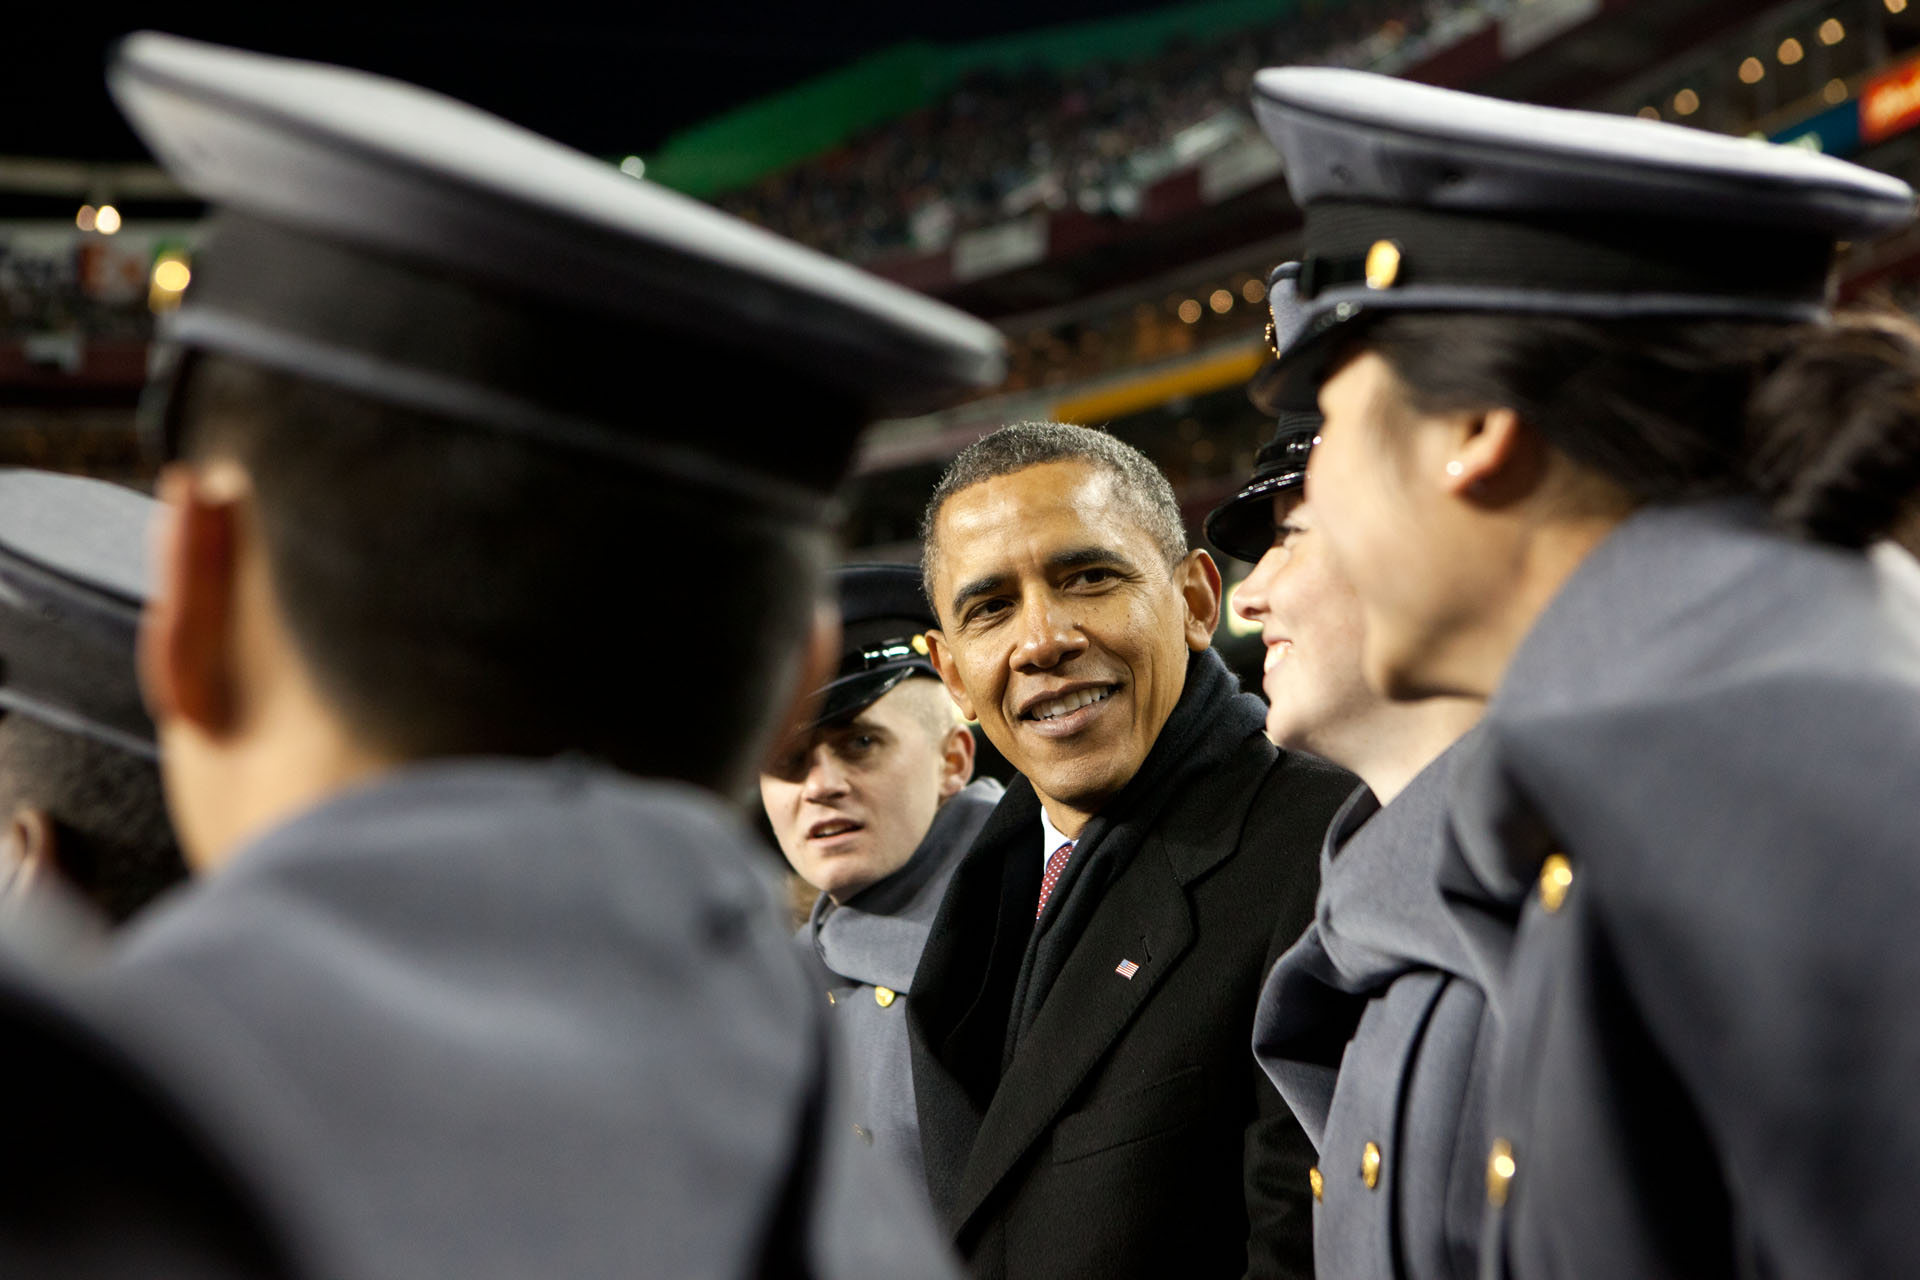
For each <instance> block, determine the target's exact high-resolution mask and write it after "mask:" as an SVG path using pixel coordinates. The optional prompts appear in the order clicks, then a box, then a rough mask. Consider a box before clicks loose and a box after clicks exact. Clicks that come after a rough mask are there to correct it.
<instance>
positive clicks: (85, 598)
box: [0, 469, 158, 758]
mask: <svg viewBox="0 0 1920 1280" xmlns="http://www.w3.org/2000/svg"><path fill="white" fill-rule="evenodd" d="M157 509H158V504H157V503H155V502H154V501H153V499H151V498H148V497H146V496H144V495H142V494H138V493H135V492H134V491H133V490H131V489H123V488H121V487H120V486H119V485H114V484H107V483H105V482H104V481H100V480H87V479H83V478H81V477H79V476H66V475H56V474H53V473H51V472H45V471H28V470H18V469H4V470H0V709H3V710H4V711H5V712H6V714H8V715H22V716H26V717H28V718H30V719H33V720H38V721H40V722H42V723H44V724H48V725H51V726H53V727H54V728H56V729H61V730H65V731H66V732H69V733H77V734H80V735H82V736H84V737H88V738H92V739H94V740H96V741H99V742H104V743H107V744H109V745H111V746H114V747H118V748H120V749H121V750H123V751H129V752H133V753H135V754H137V755H141V756H145V757H148V758H151V757H152V756H153V755H154V754H155V752H154V731H153V722H152V720H151V719H149V718H148V716H147V712H146V708H145V706H144V705H143V704H142V702H141V700H140V687H139V682H138V680H137V679H136V677H135V673H134V638H135V635H136V634H137V632H138V628H139V622H140V608H141V606H142V605H143V604H144V603H145V602H146V599H147V596H148V594H149V577H148V573H149V570H148V562H149V558H150V554H151V553H150V550H149V547H148V538H149V536H150V533H151V530H152V523H153V515H154V512H155V511H156V510H157Z"/></svg>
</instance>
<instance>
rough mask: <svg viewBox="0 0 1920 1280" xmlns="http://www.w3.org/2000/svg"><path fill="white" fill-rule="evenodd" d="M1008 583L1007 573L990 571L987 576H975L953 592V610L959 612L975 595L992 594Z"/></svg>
mask: <svg viewBox="0 0 1920 1280" xmlns="http://www.w3.org/2000/svg"><path fill="white" fill-rule="evenodd" d="M1006 584H1007V575H1006V574H1004V573H990V574H987V575H986V576H985V577H982V578H975V579H974V580H973V581H972V582H969V583H967V584H966V585H965V586H963V587H961V588H960V589H959V590H958V591H955V592H954V593H953V611H954V612H955V613H959V612H960V607H961V606H962V605H964V604H966V602H967V601H969V600H971V599H973V598H974V597H975V596H985V595H992V594H993V593H994V592H996V591H998V590H999V589H1000V588H1001V587H1004V586H1005V585H1006Z"/></svg>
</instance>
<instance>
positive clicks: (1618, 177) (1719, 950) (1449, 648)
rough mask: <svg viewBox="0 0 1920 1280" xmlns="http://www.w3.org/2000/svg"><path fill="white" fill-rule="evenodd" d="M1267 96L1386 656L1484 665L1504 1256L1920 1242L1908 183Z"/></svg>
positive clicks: (1324, 94) (1303, 302)
mask: <svg viewBox="0 0 1920 1280" xmlns="http://www.w3.org/2000/svg"><path fill="white" fill-rule="evenodd" d="M1255 109H1256V112H1257V114H1258V115H1259V117H1260V119H1261V121H1262V124H1263V125H1264V127H1265V128H1266V130H1267V132H1268V134H1269V135H1270V136H1271V137H1272V138H1273V140H1274V141H1275V143H1276V144H1277V145H1278V146H1279V148H1280V150H1281V152H1282V153H1283V155H1284V156H1285V158H1286V168H1287V179H1288V182H1289V184H1290V186H1291V188H1292V192H1293V195H1294V197H1295V199H1296V200H1298V201H1299V202H1300V203H1301V204H1302V206H1303V207H1304V208H1305V210H1306V235H1305V246H1304V249H1305V252H1304V257H1303V260H1302V261H1301V263H1300V264H1299V266H1298V267H1297V269H1295V270H1292V271H1289V272H1286V273H1283V274H1282V275H1281V277H1280V278H1279V279H1277V280H1276V282H1275V283H1276V286H1277V287H1278V288H1279V290H1280V293H1281V294H1282V298H1281V300H1280V303H1279V305H1278V306H1277V307H1276V329H1277V331H1278V336H1279V337H1280V339H1281V343H1282V349H1281V355H1280V365H1279V368H1280V370H1281V372H1282V375H1283V376H1282V377H1281V378H1280V379H1279V381H1278V382H1277V383H1276V384H1275V385H1274V386H1273V387H1272V391H1273V394H1274V395H1275V396H1276V397H1281V398H1286V399H1296V398H1297V397H1301V396H1303V395H1304V394H1314V393H1316V392H1317V398H1318V403H1319V405H1320V408H1321V409H1322V410H1323V411H1324V413H1325V415H1326V422H1325V425H1324V427H1323V428H1322V431H1321V439H1320V443H1319V444H1318V445H1316V446H1315V448H1314V450H1313V455H1312V459H1311V463H1310V466H1309V474H1308V478H1307V495H1308V501H1309V503H1310V505H1311V506H1312V508H1313V517H1314V520H1315V532H1316V534H1317V535H1319V536H1322V537H1324V538H1325V540H1326V542H1327V545H1328V547H1329V548H1330V550H1331V552H1332V553H1333V555H1334V556H1335V558H1336V559H1337V560H1338V561H1339V563H1340V565H1341V567H1342V570H1343V572H1344V573H1345V575H1346V576H1347V578H1348V579H1349V580H1350V581H1351V583H1352V585H1353V589H1354V591H1355V594H1356V595H1357V596H1358V597H1359V599H1360V602H1361V608H1362V614H1363V616H1364V620H1365V627H1364V639H1363V659H1364V661H1363V667H1364V670H1365V673H1366V675H1367V677H1368V679H1369V681H1370V682H1371V683H1372V684H1373V685H1374V686H1375V687H1377V688H1379V689H1382V690H1383V691H1385V692H1388V693H1390V694H1393V695H1395V696H1399V697H1417V696H1424V695H1433V694H1448V695H1456V696H1467V697H1474V696H1489V697H1490V702H1489V704H1488V709H1487V713H1486V717H1485V719H1484V720H1483V721H1482V724H1481V728H1480V730H1479V731H1478V733H1477V736H1476V738H1475V739H1474V740H1473V741H1472V742H1471V743H1469V744H1467V746H1468V747H1469V748H1470V750H1463V751H1462V752H1461V753H1460V754H1459V755H1458V756H1457V757H1456V758H1455V759H1454V761H1453V762H1452V779H1451V782H1450V784H1449V796H1448V807H1449V810H1450V815H1449V827H1450V838H1449V840H1448V842H1447V843H1446V846H1445V847H1444V849H1443V851H1442V853H1443V856H1442V859H1441V862H1440V864H1439V867H1438V870H1437V872H1436V882H1437V885H1438V888H1439V890H1440V892H1441V893H1442V894H1443V896H1444V898H1445V900H1446V901H1447V903H1448V905H1449V908H1450V910H1451V913H1452V915H1453V918H1454V920H1455V923H1456V925H1457V927H1458V929H1459V931H1460V934H1461V937H1462V938H1463V940H1464V941H1465V943H1466V945H1467V949H1468V952H1469V955H1470V958H1471V960H1472V962H1473V964H1474V966H1475V969H1476V971H1477V972H1478V973H1479V974H1480V975H1481V980H1482V981H1481V985H1482V986H1483V989H1485V990H1486V991H1487V995H1488V999H1489V1002H1490V1003H1491V1004H1492V1006H1493V1007H1494V1009H1495V1010H1496V1013H1497V1016H1496V1018H1495V1019H1494V1020H1493V1022H1494V1025H1495V1026H1496V1027H1497V1035H1496V1041H1495V1043H1494V1044H1493V1045H1492V1046H1490V1049H1489V1054H1490V1056H1489V1057H1486V1058H1485V1059H1484V1061H1485V1063H1486V1064H1487V1065H1484V1066H1483V1065H1482V1062H1483V1059H1482V1058H1481V1057H1479V1056H1476V1059H1475V1065H1474V1067H1473V1070H1475V1071H1476V1072H1482V1071H1486V1070H1488V1069H1489V1068H1490V1070H1491V1077H1490V1082H1489V1084H1488V1088H1489V1090H1490V1093H1489V1098H1490V1102H1489V1107H1490V1117H1491V1120H1490V1124H1491V1131H1492V1133H1493V1135H1494V1136H1493V1137H1492V1138H1491V1139H1490V1141H1489V1142H1488V1147H1487V1151H1486V1153H1485V1155H1484V1159H1483V1167H1484V1169H1485V1171H1486V1185H1485V1192H1486V1199H1487V1214H1488V1217H1487V1224H1486V1236H1485V1241H1486V1251H1485V1253H1484V1255H1483V1257H1482V1259H1481V1264H1482V1274H1486V1275H1515V1276H1544V1275H1553V1276H1636V1277H1637V1276H1669V1275H1672V1276H1679V1275H1688V1276H1694V1275H1733V1274H1740V1275H1770V1276H1866V1275H1874V1276H1891V1275H1913V1274H1917V1273H1920V1236H1916V1234H1915V1232H1914V1231H1913V1223H1912V1214H1913V1206H1914V1205H1915V1204H1916V1203H1920V1158H1917V1157H1916V1153H1920V1105H1916V1104H1915V1101H1914V1094H1913V1087H1912V1082H1913V1080H1914V1078H1915V1076H1916V1073H1917V1072H1920V951H1916V949H1915V948H1914V947H1913V946H1912V945H1911V933H1912V922H1913V920H1914V919H1915V918H1916V917H1920V859H1916V858H1915V857H1914V835H1913V833H1914V831H1915V829H1916V827H1920V793H1917V792H1916V791H1915V789H1914V787H1913V770H1914V762H1915V760H1916V759H1920V595H1917V593H1920V587H1917V586H1916V583H1915V581H1914V579H1915V577H1916V576H1917V571H1916V568H1915V566H1914V564H1913V562H1912V561H1911V559H1909V558H1908V557H1906V556H1905V555H1904V554H1900V553H1893V552H1890V551H1889V552H1882V551H1873V550H1867V551H1863V550H1862V548H1863V547H1870V546H1871V544H1872V543H1873V542H1874V540H1875V539H1877V538H1878V537H1880V536H1881V535H1882V534H1883V533H1884V532H1885V531H1887V530H1888V529H1890V528H1892V527H1893V526H1895V525H1896V523H1897V522H1898V521H1900V520H1901V519H1902V518H1903V517H1910V515H1911V511H1912V509H1913V504H1914V501H1915V480H1916V478H1920V422H1916V408H1915V406H1916V404H1920V334H1916V331H1915V329H1914V327H1913V325H1912V324H1910V323H1909V322H1907V321H1905V320H1903V319H1894V318H1886V317H1878V316H1863V315H1847V314H1834V313H1832V312H1830V311H1829V310H1828V298H1829V292H1830V280H1829V278H1830V273H1831V267H1832V263H1833V258H1834V251H1835V247H1836V244H1837V242H1840V241H1856V242H1857V241H1865V240H1870V239H1871V238H1873V237H1874V236H1877V235H1879V234H1882V233H1884V232H1886V231H1888V230H1890V229H1893V228H1897V227H1901V226H1904V225H1906V224H1907V223H1908V222H1909V220H1910V218H1911V216H1912V211H1913V193H1912V192H1911V191H1910V190H1909V189H1908V188H1907V187H1906V185H1905V184H1903V183H1901V182H1898V181H1896V180H1894V179H1892V178H1889V177H1886V176H1884V175H1881V174H1877V173H1872V172H1869V171H1867V170H1864V169H1860V168H1856V167H1854V166H1852V165H1848V164H1846V163H1843V162H1841V161H1838V160H1835V159H1832V158H1830V157H1824V156H1819V155H1814V154H1809V153H1804V152H1800V151H1794V150H1785V149H1778V148H1770V147H1767V146H1764V145H1758V144H1755V143H1752V142H1747V141H1740V140H1734V139H1728V138H1722V137H1715V136H1712V135H1708V134H1704V133H1700V132H1696V131H1692V130H1686V129H1680V128H1676V127H1670V126H1666V125H1662V124H1659V123H1655V122H1648V121H1640V120H1631V119H1628V120H1622V119H1615V118H1606V117H1598V116H1592V115H1587V114H1582V113H1569V112H1560V111H1548V110H1543V109H1539V108H1532V107H1524V106H1517V105H1514V104H1510V103H1501V102H1492V101H1487V100H1483V99H1478V98H1474V97H1471V96H1468V95H1463V94H1457V93H1451V92H1447V91H1443V90H1438V89H1433V88H1428V87H1425V86H1419V85H1412V84H1403V83H1398V82H1395V81H1391V80H1385V79H1382V78H1379V77H1373V76H1367V75H1363V74H1359V73H1352V72H1343V71H1330V70H1310V69H1287V70H1277V71H1267V72H1263V73H1261V75H1260V76H1259V77H1258V78H1257V81H1256V87H1255ZM1409 1104H1410V1105H1422V1102H1421V1099H1419V1098H1417V1097H1416V1098H1412V1099H1409ZM1349 1158H1350V1156H1349ZM1392 1158H1393V1155H1392V1153H1391V1152H1387V1153H1385V1154H1384V1155H1383V1160H1391V1159H1392ZM1346 1172H1347V1171H1346V1170H1341V1173H1342V1174H1345V1173H1346Z"/></svg>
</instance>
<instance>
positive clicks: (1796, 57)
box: [1779, 36, 1807, 67]
mask: <svg viewBox="0 0 1920 1280" xmlns="http://www.w3.org/2000/svg"><path fill="white" fill-rule="evenodd" d="M1779 56H1780V65H1781V66H1783V67H1790V66H1792V65H1793V64H1794V63H1796V62H1798V61H1800V59H1802V58H1804V57H1806V56H1807V51H1806V49H1805V48H1803V47H1802V46H1801V44H1800V42H1799V41H1798V40H1795V39H1794V38H1793V37H1792V36H1788V37H1787V38H1786V39H1785V40H1782V41H1781V42H1780V49H1779Z"/></svg>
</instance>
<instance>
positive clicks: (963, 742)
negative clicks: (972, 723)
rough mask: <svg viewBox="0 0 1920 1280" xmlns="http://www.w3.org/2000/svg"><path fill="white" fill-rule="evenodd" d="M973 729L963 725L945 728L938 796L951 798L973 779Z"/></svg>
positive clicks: (941, 749) (946, 798)
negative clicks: (945, 738)
mask: <svg viewBox="0 0 1920 1280" xmlns="http://www.w3.org/2000/svg"><path fill="white" fill-rule="evenodd" d="M973 753H974V741H973V731H972V730H971V729H968V728H966V727H965V726H963V725H955V726H954V727H953V728H951V729H949V730H947V740H946V741H945V742H944V743H942V744H941V746H940V798H941V799H942V800H949V799H952V798H953V797H954V796H956V795H959V794H960V790H961V788H963V787H965V786H966V785H967V784H968V783H969V782H972V781H973Z"/></svg>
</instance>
